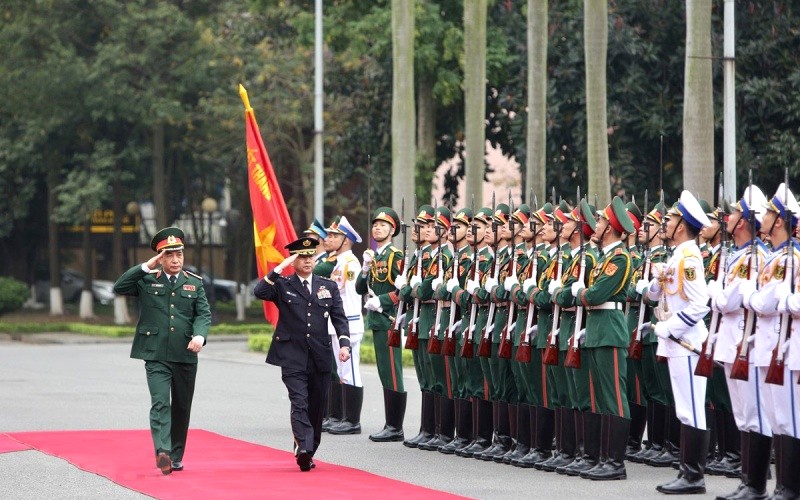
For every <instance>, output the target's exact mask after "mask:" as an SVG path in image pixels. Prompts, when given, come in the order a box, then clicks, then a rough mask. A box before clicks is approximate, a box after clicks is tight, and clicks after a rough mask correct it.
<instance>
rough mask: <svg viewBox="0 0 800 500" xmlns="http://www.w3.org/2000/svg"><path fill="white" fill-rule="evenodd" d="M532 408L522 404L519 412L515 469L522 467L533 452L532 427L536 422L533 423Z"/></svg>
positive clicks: (514, 458) (513, 461)
mask: <svg viewBox="0 0 800 500" xmlns="http://www.w3.org/2000/svg"><path fill="white" fill-rule="evenodd" d="M531 408H532V406H531V405H529V404H527V403H520V404H519V409H518V410H517V455H516V456H514V457H513V458H512V459H511V465H513V466H515V467H522V466H523V465H522V461H523V460H525V457H527V456H528V455H529V454H530V453H531V451H532V450H533V446H532V442H533V441H532V439H531V437H532V430H531V427H532V426H533V425H535V420H534V422H531ZM534 419H535V416H534Z"/></svg>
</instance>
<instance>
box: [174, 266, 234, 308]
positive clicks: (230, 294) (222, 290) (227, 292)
mask: <svg viewBox="0 0 800 500" xmlns="http://www.w3.org/2000/svg"><path fill="white" fill-rule="evenodd" d="M183 268H184V269H186V270H187V271H189V272H190V273H194V274H197V275H199V276H202V277H203V286H204V287H206V295H210V293H209V290H208V287H210V286H211V276H210V275H209V274H208V273H206V272H203V273H200V272H198V270H197V268H196V267H194V266H183ZM238 289H239V286H238V285H237V284H236V282H235V281H233V280H226V279H225V278H217V277H214V299H215V300H219V301H221V302H227V301H231V300H234V299H235V298H236V291H237V290H238Z"/></svg>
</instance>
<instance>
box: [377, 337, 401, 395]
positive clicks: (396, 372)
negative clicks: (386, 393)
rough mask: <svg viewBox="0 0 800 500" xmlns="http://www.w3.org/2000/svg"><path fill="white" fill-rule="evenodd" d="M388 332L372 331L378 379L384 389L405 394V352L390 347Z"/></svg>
mask: <svg viewBox="0 0 800 500" xmlns="http://www.w3.org/2000/svg"><path fill="white" fill-rule="evenodd" d="M388 339H389V332H388V331H387V330H372V340H373V346H374V347H375V364H376V365H378V377H380V379H381V385H382V386H383V388H384V389H390V390H392V391H395V392H405V388H404V387H403V350H402V349H400V348H399V347H389V346H388Z"/></svg>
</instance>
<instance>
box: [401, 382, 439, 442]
mask: <svg viewBox="0 0 800 500" xmlns="http://www.w3.org/2000/svg"><path fill="white" fill-rule="evenodd" d="M433 398H434V396H433V393H432V392H431V391H422V408H421V410H420V411H421V416H420V424H419V434H417V435H416V436H414V437H413V438H411V439H406V440H405V441H403V446H407V447H409V448H416V447H417V446H418V445H419V443H424V442H425V441H430V440H431V438H432V437H433V432H434V430H435V428H436V415H435V409H434V407H433Z"/></svg>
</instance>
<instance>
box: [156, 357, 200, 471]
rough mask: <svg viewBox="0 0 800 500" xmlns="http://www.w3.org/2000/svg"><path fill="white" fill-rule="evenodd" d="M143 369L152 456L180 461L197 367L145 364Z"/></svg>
mask: <svg viewBox="0 0 800 500" xmlns="http://www.w3.org/2000/svg"><path fill="white" fill-rule="evenodd" d="M144 368H145V373H146V374H147V387H148V389H149V390H150V403H151V405H150V434H151V435H152V437H153V448H154V450H155V454H158V453H160V452H162V451H163V452H165V453H168V454H169V456H170V458H172V460H173V461H176V462H180V461H182V460H183V453H184V451H185V449H186V436H187V433H188V431H189V415H190V413H191V411H192V399H193V397H194V387H195V378H196V377H197V364H196V363H172V362H167V361H145V362H144Z"/></svg>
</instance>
